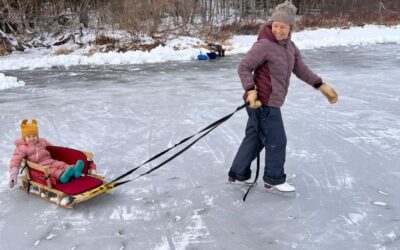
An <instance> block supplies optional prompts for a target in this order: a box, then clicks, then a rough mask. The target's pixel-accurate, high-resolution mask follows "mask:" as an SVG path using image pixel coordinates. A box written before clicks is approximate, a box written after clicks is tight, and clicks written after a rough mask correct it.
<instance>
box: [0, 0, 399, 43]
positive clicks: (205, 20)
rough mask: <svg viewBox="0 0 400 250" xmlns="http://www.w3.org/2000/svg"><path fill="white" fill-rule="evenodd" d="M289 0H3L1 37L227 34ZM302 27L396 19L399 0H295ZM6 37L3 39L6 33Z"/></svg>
mask: <svg viewBox="0 0 400 250" xmlns="http://www.w3.org/2000/svg"><path fill="white" fill-rule="evenodd" d="M282 2H284V0H148V1H143V0H0V38H2V39H3V41H2V42H3V44H4V43H7V41H5V40H4V39H5V37H6V34H11V35H13V36H14V37H19V38H20V39H22V40H23V39H24V37H25V36H28V35H32V34H40V33H43V32H49V33H52V34H54V33H57V32H63V31H65V30H69V31H70V32H74V33H76V32H79V31H80V32H82V29H84V28H89V29H95V30H98V31H101V30H103V29H110V28H111V29H122V30H126V31H128V32H129V33H130V34H132V36H133V37H140V36H141V35H144V34H146V35H151V36H153V35H157V34H160V33H164V34H165V33H171V32H172V33H173V32H175V33H179V34H181V35H193V34H190V32H193V30H197V31H198V32H199V34H200V35H201V33H202V32H203V33H205V34H207V35H209V36H215V37H219V38H221V37H222V38H223V36H224V34H227V33H228V32H230V33H236V34H237V33H242V34H249V33H256V32H257V31H258V27H259V24H260V23H261V22H262V20H265V19H266V18H267V17H268V16H269V15H270V14H271V13H272V10H273V8H274V6H276V5H277V4H279V3H282ZM292 2H293V3H294V4H295V5H296V6H297V7H298V13H297V14H298V15H299V17H301V18H300V20H299V21H300V22H299V27H300V28H304V27H311V26H319V27H327V26H330V27H332V26H343V25H349V23H350V24H351V25H363V24H365V23H378V24H391V22H393V24H396V23H399V22H400V1H399V0H293V1H292ZM0 40H1V39H0Z"/></svg>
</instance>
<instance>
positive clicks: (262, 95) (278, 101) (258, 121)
mask: <svg viewBox="0 0 400 250" xmlns="http://www.w3.org/2000/svg"><path fill="white" fill-rule="evenodd" d="M295 23H296V7H295V6H294V5H293V4H292V3H290V2H285V3H282V4H279V5H278V6H276V8H275V10H274V12H273V14H272V16H271V18H270V20H268V21H267V22H266V23H265V24H264V25H263V27H262V29H261V31H260V33H259V35H258V39H257V42H256V43H254V45H253V47H252V48H251V49H250V51H249V52H248V53H247V54H246V56H245V58H244V59H243V60H242V61H241V62H240V65H239V69H238V73H239V77H240V80H241V82H242V86H243V89H244V90H245V94H244V96H243V98H244V100H245V101H247V102H249V103H250V104H249V106H248V107H247V113H248V121H247V126H246V132H245V137H244V139H243V141H242V143H241V145H240V147H239V150H238V152H237V154H236V156H235V159H234V160H233V163H232V166H231V169H230V170H229V173H228V176H229V181H231V182H234V181H236V180H237V181H246V180H248V179H250V177H251V170H250V165H251V162H252V161H253V160H254V159H255V158H256V157H257V155H258V154H259V153H260V152H261V150H262V149H264V148H265V169H264V176H263V179H264V186H265V188H267V189H269V188H275V189H277V190H279V191H282V192H292V191H294V190H295V188H294V187H293V186H292V185H290V184H289V183H287V182H286V174H285V171H284V164H285V158H286V142H287V141H286V134H285V129H284V125H283V121H282V115H281V110H280V107H281V106H282V105H283V103H284V101H285V98H286V95H287V92H288V87H289V79H290V75H291V73H292V72H293V73H294V74H295V75H296V76H297V77H298V78H300V79H301V80H303V81H304V82H306V83H307V84H309V85H311V86H312V87H314V88H315V89H318V90H320V91H321V92H322V94H324V95H325V96H326V98H327V99H328V101H329V102H330V103H331V104H333V103H336V102H337V100H338V95H337V94H336V92H335V91H334V90H333V89H332V88H331V87H330V86H329V85H328V84H326V83H325V82H323V81H322V79H321V77H319V76H318V75H316V74H315V73H313V72H312V71H311V70H310V69H309V68H308V67H307V66H306V65H305V64H304V62H303V60H302V58H301V54H300V51H299V49H298V48H297V47H296V45H295V44H294V43H293V42H292V41H291V39H290V37H291V33H292V31H293V27H294V25H295ZM253 73H254V74H253Z"/></svg>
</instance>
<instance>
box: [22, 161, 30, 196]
mask: <svg viewBox="0 0 400 250" xmlns="http://www.w3.org/2000/svg"><path fill="white" fill-rule="evenodd" d="M25 168H27V169H26V171H29V165H28V162H27V161H25V164H24V166H23V167H22V169H21V174H22V171H24V169H25ZM26 180H27V181H28V188H27V189H26V192H27V193H28V195H29V192H30V191H31V185H32V184H31V180H32V178H31V177H30V175H29V179H28V178H26Z"/></svg>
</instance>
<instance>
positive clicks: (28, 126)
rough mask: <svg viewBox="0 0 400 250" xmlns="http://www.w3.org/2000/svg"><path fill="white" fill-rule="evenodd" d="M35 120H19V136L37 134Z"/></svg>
mask: <svg viewBox="0 0 400 250" xmlns="http://www.w3.org/2000/svg"><path fill="white" fill-rule="evenodd" d="M37 124H38V123H37V121H36V120H35V119H32V121H31V122H30V123H28V120H27V119H24V120H22V122H21V136H22V138H25V137H27V136H29V135H33V136H39V131H38V126H37Z"/></svg>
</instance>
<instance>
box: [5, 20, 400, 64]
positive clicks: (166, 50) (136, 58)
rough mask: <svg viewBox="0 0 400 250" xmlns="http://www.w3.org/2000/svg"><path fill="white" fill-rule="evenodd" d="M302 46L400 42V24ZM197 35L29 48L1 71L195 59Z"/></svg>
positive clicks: (302, 37) (233, 44)
mask: <svg viewBox="0 0 400 250" xmlns="http://www.w3.org/2000/svg"><path fill="white" fill-rule="evenodd" d="M292 39H293V41H294V42H295V43H296V45H297V46H298V47H299V48H300V49H317V48H323V47H333V46H355V45H370V44H380V43H400V25H398V26H394V27H385V26H376V25H366V26H364V27H354V28H349V29H338V28H334V29H318V30H306V31H301V32H296V33H294V34H293V37H292ZM255 41H256V36H235V37H233V38H232V39H231V40H230V41H228V42H229V45H227V46H225V47H226V49H227V51H226V55H229V54H237V53H246V52H247V51H248V50H249V49H250V47H251V45H252V44H253V43H254V42H255ZM201 44H204V41H201V40H200V39H197V38H190V37H180V38H176V39H173V40H171V41H169V42H168V43H167V44H166V46H164V47H162V46H159V47H156V48H155V49H153V50H151V51H149V52H147V51H145V52H143V51H129V52H126V53H118V52H109V53H96V54H93V55H92V56H87V55H84V54H85V52H87V50H88V48H86V49H81V50H76V51H75V52H74V53H71V54H69V55H58V56H54V55H51V50H47V51H44V50H28V51H27V52H25V53H19V54H18V53H15V54H12V55H10V56H7V57H3V58H0V70H15V69H35V68H50V67H57V66H63V67H68V66H72V65H105V64H112V65H117V64H143V63H155V62H167V61H184V60H192V59H195V58H196V56H197V55H198V54H199V52H200V50H203V52H205V50H204V49H200V48H199V47H200V45H201Z"/></svg>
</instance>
